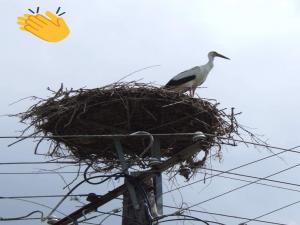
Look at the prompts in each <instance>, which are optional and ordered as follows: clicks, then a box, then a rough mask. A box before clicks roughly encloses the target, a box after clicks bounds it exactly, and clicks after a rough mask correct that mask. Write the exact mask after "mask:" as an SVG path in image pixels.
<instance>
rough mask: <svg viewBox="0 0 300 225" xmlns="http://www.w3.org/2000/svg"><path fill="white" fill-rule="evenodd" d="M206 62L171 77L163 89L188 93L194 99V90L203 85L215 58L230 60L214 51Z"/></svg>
mask: <svg viewBox="0 0 300 225" xmlns="http://www.w3.org/2000/svg"><path fill="white" fill-rule="evenodd" d="M207 56H208V62H207V63H206V64H204V65H203V66H195V67H193V68H191V69H189V70H186V71H183V72H181V73H179V74H178V75H176V76H175V77H173V78H172V79H171V80H170V81H169V82H168V83H167V84H166V85H165V86H164V88H165V89H168V90H174V91H178V92H180V93H184V92H186V91H189V94H190V96H191V97H194V95H195V90H196V88H197V87H198V86H200V85H201V84H203V83H204V81H205V80H206V78H207V75H208V74H209V72H210V71H211V69H212V68H213V66H214V59H215V57H220V58H224V59H228V60H230V58H228V57H226V56H224V55H221V54H219V53H217V52H215V51H211V52H209V53H208V55H207Z"/></svg>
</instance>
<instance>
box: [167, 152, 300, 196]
mask: <svg viewBox="0 0 300 225" xmlns="http://www.w3.org/2000/svg"><path fill="white" fill-rule="evenodd" d="M299 147H300V146H296V147H294V148H291V149H289V150H293V149H296V148H299ZM286 152H288V150H283V151H281V152H278V153H276V154H272V155H269V156H266V157H263V158H260V159H257V160H254V161H251V162H248V163H245V164H242V165H240V166H237V167H234V168H232V169H229V170H226V171H223V172H220V173H218V174H215V175H212V176H209V177H207V178H203V179H201V180H197V181H194V182H191V183H189V184H185V185H182V186H179V187H176V188H173V189H171V190H168V191H166V192H164V193H163V194H167V193H170V192H173V191H176V190H179V189H181V188H185V187H188V186H190V185H193V184H196V183H199V182H202V181H205V180H206V179H210V178H213V177H215V176H218V175H222V174H224V173H228V172H231V171H234V170H237V169H240V168H243V167H246V166H249V165H252V164H255V163H258V162H261V161H264V160H266V159H270V158H273V157H275V156H278V155H281V154H283V153H286ZM298 153H300V152H298Z"/></svg>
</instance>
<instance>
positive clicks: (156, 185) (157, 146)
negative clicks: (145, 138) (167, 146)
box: [151, 137, 163, 215]
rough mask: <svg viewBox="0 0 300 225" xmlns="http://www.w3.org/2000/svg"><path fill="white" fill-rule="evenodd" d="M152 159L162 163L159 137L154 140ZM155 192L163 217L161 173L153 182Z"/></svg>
mask: <svg viewBox="0 0 300 225" xmlns="http://www.w3.org/2000/svg"><path fill="white" fill-rule="evenodd" d="M151 154H152V157H153V158H155V159H156V160H157V161H158V162H161V153H160V142H159V139H158V137H155V138H154V143H153V145H152V148H151ZM153 183H154V190H155V200H156V207H157V212H158V213H159V214H160V215H163V197H162V192H163V190H162V175H161V172H160V173H158V174H157V175H156V176H155V177H154V180H153Z"/></svg>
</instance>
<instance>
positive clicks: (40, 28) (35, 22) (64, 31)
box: [18, 7, 70, 42]
mask: <svg viewBox="0 0 300 225" xmlns="http://www.w3.org/2000/svg"><path fill="white" fill-rule="evenodd" d="M59 9H60V7H59V8H58V10H57V11H56V14H58V11H59ZM38 10H39V8H38ZM30 11H31V10H30ZM31 12H32V11H31ZM63 14H64V13H61V14H59V15H55V14H54V13H52V12H50V11H47V12H46V16H44V15H42V14H39V13H38V11H37V14H35V15H31V14H25V15H24V16H23V17H18V24H19V25H21V26H20V29H21V30H23V31H27V32H30V33H32V34H33V35H35V36H37V37H39V38H40V39H42V40H44V41H48V42H59V41H62V40H64V39H65V38H66V37H67V36H68V35H69V34H70V29H69V27H68V25H67V24H66V22H65V20H64V19H63V18H62V17H60V16H61V15H63Z"/></svg>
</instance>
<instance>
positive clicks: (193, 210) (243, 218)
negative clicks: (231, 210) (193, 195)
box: [164, 205, 282, 225]
mask: <svg viewBox="0 0 300 225" xmlns="http://www.w3.org/2000/svg"><path fill="white" fill-rule="evenodd" d="M164 207H166V208H171V209H178V210H180V209H181V208H178V207H174V206H169V205H164ZM189 211H190V212H198V213H204V214H209V215H214V216H222V217H227V218H233V219H240V220H248V219H249V218H247V217H241V216H234V215H228V214H223V213H216V212H209V211H202V210H196V209H189ZM253 221H255V222H260V223H267V224H275V225H282V223H277V222H272V221H266V220H259V219H258V218H257V219H254V220H253Z"/></svg>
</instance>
